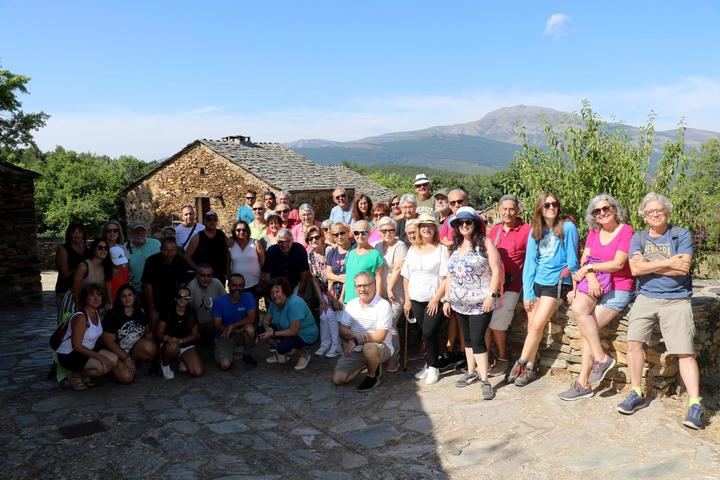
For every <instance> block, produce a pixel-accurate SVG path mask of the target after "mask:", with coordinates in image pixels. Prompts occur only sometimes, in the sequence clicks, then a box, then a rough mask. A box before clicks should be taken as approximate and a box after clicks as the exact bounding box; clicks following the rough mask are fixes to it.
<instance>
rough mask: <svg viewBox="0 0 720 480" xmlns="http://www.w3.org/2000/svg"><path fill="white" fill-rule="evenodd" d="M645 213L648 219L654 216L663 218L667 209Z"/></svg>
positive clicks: (646, 211) (657, 209)
mask: <svg viewBox="0 0 720 480" xmlns="http://www.w3.org/2000/svg"><path fill="white" fill-rule="evenodd" d="M643 213H644V214H645V216H646V217H650V216H653V215H657V216H661V215H665V209H663V208H656V209H655V210H645V211H644V212H643Z"/></svg>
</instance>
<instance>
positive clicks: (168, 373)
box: [160, 364, 175, 380]
mask: <svg viewBox="0 0 720 480" xmlns="http://www.w3.org/2000/svg"><path fill="white" fill-rule="evenodd" d="M160 370H162V376H163V378H164V379H165V380H172V379H173V378H175V373H173V371H172V368H170V365H163V364H160Z"/></svg>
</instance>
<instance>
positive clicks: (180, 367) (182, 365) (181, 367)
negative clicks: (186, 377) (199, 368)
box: [178, 360, 187, 373]
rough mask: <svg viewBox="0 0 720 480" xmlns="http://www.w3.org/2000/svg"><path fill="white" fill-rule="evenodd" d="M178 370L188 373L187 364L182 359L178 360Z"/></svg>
mask: <svg viewBox="0 0 720 480" xmlns="http://www.w3.org/2000/svg"><path fill="white" fill-rule="evenodd" d="M178 372H180V373H187V365H185V363H183V362H182V360H181V361H179V362H178Z"/></svg>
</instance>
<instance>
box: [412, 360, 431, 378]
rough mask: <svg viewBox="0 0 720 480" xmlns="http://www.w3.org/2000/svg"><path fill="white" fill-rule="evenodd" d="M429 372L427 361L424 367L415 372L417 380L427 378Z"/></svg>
mask: <svg viewBox="0 0 720 480" xmlns="http://www.w3.org/2000/svg"><path fill="white" fill-rule="evenodd" d="M427 374H428V366H427V363H426V364H425V365H423V367H422V368H421V369H420V370H419V371H418V372H417V373H416V374H415V380H422V379H423V378H425V377H426V376H427Z"/></svg>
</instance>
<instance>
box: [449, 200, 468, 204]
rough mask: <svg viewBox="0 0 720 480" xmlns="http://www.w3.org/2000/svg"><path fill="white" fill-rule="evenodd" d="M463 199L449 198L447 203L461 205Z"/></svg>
mask: <svg viewBox="0 0 720 480" xmlns="http://www.w3.org/2000/svg"><path fill="white" fill-rule="evenodd" d="M464 201H465V200H450V201H449V202H448V203H449V204H450V205H462V204H463V202H464Z"/></svg>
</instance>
